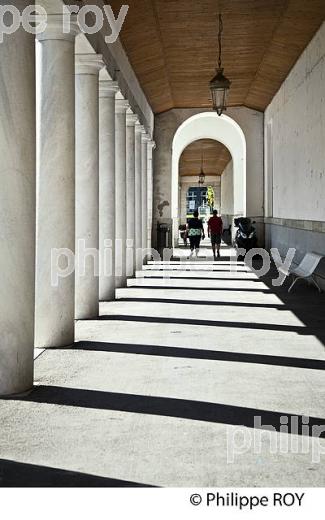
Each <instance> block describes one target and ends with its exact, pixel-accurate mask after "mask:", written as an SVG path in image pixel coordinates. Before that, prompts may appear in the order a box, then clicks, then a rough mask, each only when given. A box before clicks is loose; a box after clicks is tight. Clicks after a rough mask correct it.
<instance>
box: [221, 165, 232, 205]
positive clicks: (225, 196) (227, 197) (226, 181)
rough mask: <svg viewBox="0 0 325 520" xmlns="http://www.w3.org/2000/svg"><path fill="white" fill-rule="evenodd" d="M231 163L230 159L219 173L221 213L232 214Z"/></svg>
mask: <svg viewBox="0 0 325 520" xmlns="http://www.w3.org/2000/svg"><path fill="white" fill-rule="evenodd" d="M233 188H234V182H233V164H232V161H230V162H229V163H228V165H227V167H226V168H225V170H224V171H223V173H222V175H221V213H222V215H233V214H234V190H233Z"/></svg>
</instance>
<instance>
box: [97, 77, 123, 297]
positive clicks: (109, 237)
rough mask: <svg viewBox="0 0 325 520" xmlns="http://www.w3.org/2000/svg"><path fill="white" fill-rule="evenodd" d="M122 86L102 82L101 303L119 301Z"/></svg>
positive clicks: (100, 182)
mask: <svg viewBox="0 0 325 520" xmlns="http://www.w3.org/2000/svg"><path fill="white" fill-rule="evenodd" d="M118 90H119V88H118V84H117V83H116V82H114V81H109V80H100V81H99V250H100V259H101V262H102V265H101V270H100V276H99V299H100V301H110V300H114V299H115V95H116V93H117V92H118Z"/></svg>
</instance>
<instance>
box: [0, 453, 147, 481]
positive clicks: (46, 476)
mask: <svg viewBox="0 0 325 520" xmlns="http://www.w3.org/2000/svg"><path fill="white" fill-rule="evenodd" d="M0 487H7V488H8V487H42V488H44V487H51V488H52V487H60V488H67V487H77V488H78V487H87V488H92V487H96V488H97V487H98V488H100V487H108V488H124V487H126V488H139V487H141V488H147V487H154V486H148V485H146V484H138V483H137V482H128V481H126V480H117V479H114V478H107V477H99V476H96V475H89V474H87V473H80V472H76V471H68V470H63V469H59V468H51V467H48V466H40V465H36V464H26V463H23V462H16V461H12V460H7V459H0Z"/></svg>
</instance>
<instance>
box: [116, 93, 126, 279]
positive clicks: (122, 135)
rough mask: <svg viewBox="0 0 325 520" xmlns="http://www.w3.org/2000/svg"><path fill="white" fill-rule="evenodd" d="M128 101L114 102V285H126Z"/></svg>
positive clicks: (119, 100)
mask: <svg viewBox="0 0 325 520" xmlns="http://www.w3.org/2000/svg"><path fill="white" fill-rule="evenodd" d="M128 108H129V103H128V102H127V101H126V100H125V99H117V100H116V104H115V114H116V118H115V125H116V127H115V139H116V141H115V204H116V206H115V219H116V220H115V233H116V240H115V247H116V251H115V287H125V286H126V111H127V109H128Z"/></svg>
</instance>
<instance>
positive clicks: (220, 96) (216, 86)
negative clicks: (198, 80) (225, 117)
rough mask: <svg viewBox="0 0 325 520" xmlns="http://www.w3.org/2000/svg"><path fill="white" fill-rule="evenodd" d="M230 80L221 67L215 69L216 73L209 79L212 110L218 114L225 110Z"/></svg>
mask: <svg viewBox="0 0 325 520" xmlns="http://www.w3.org/2000/svg"><path fill="white" fill-rule="evenodd" d="M230 85H231V83H230V81H229V79H227V78H226V77H225V76H224V75H223V69H218V70H217V75H216V76H215V77H214V78H213V79H212V80H211V81H210V90H211V95H212V103H213V110H216V112H217V114H218V115H219V116H221V115H222V113H223V112H224V111H225V110H227V94H228V90H229V88H230Z"/></svg>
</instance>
